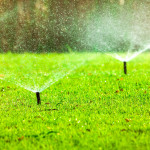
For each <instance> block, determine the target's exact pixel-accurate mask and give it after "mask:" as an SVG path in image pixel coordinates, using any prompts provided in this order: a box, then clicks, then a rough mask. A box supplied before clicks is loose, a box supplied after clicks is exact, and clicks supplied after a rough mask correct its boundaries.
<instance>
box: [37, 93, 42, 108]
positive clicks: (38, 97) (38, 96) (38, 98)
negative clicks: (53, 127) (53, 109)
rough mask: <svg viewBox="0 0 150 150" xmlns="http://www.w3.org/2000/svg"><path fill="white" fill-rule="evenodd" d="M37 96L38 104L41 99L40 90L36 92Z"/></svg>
mask: <svg viewBox="0 0 150 150" xmlns="http://www.w3.org/2000/svg"><path fill="white" fill-rule="evenodd" d="M36 98H37V104H38V105H40V104H41V99H40V93H39V92H36Z"/></svg>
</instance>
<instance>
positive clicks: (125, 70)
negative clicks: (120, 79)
mask: <svg viewBox="0 0 150 150" xmlns="http://www.w3.org/2000/svg"><path fill="white" fill-rule="evenodd" d="M123 64H124V74H127V62H126V61H125V62H123Z"/></svg>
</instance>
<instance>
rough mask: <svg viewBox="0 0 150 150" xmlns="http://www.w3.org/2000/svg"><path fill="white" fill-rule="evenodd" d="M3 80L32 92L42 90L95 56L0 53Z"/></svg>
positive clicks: (0, 71)
mask: <svg viewBox="0 0 150 150" xmlns="http://www.w3.org/2000/svg"><path fill="white" fill-rule="evenodd" d="M0 58H1V59H0V64H1V65H0V74H1V75H2V78H1V79H3V80H4V81H7V82H10V83H12V84H15V85H17V86H19V87H22V88H24V89H26V90H29V91H32V92H42V91H43V90H45V89H47V88H48V87H50V86H51V85H53V84H54V83H56V82H57V81H59V80H60V79H62V78H64V77H65V76H67V75H69V74H70V73H71V72H73V71H74V70H76V69H77V68H79V67H81V66H83V65H85V64H86V63H87V62H88V61H90V60H92V59H94V58H95V55H90V54H84V55H83V54H61V55H56V54H40V55H37V54H15V55H14V54H11V53H10V54H1V56H0Z"/></svg>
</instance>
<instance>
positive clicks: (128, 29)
mask: <svg viewBox="0 0 150 150" xmlns="http://www.w3.org/2000/svg"><path fill="white" fill-rule="evenodd" d="M86 31H87V33H86V37H85V39H86V41H87V45H89V47H91V48H94V49H95V50H96V51H99V52H104V53H106V54H109V55H111V56H112V57H114V58H116V59H118V60H120V61H130V60H132V59H133V58H135V57H136V56H138V55H139V54H141V53H143V52H145V51H147V50H149V49H150V5H146V4H144V3H140V4H139V5H138V6H137V7H136V8H132V7H128V6H123V7H120V6H119V7H118V6H116V5H115V6H110V5H106V7H105V10H104V11H103V13H97V14H96V15H93V17H91V22H89V23H88V25H87V30H86Z"/></svg>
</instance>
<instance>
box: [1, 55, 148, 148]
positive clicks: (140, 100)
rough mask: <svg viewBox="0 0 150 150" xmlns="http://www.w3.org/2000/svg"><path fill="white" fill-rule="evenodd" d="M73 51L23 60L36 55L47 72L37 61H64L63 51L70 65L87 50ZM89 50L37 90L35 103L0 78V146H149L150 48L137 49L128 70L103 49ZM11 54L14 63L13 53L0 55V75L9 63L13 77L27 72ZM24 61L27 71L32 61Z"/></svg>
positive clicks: (50, 63)
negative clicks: (38, 102) (147, 50)
mask: <svg viewBox="0 0 150 150" xmlns="http://www.w3.org/2000/svg"><path fill="white" fill-rule="evenodd" d="M73 55H74V57H71V59H69V58H70V57H69V56H70V54H49V55H48V56H47V55H43V54H39V56H36V55H35V54H27V55H26V56H27V57H26V59H25V60H24V61H29V62H32V61H30V60H31V59H32V58H33V57H34V58H35V57H36V61H35V63H34V64H36V63H37V62H38V65H39V67H40V68H41V69H43V72H44V69H45V72H48V73H50V72H49V71H48V70H46V68H42V65H44V66H50V67H49V68H52V66H53V65H55V64H58V63H59V64H62V63H63V64H65V63H64V61H61V60H62V57H64V58H65V59H67V60H68V62H74V65H75V62H82V61H84V60H85V59H87V54H86V53H83V54H73ZM1 56H2V55H1ZM12 56H13V57H12ZM90 56H91V58H92V59H90V60H88V61H86V62H84V64H83V65H80V66H79V67H76V68H75V69H74V70H73V71H72V72H70V73H69V74H66V75H65V76H64V77H63V78H61V79H60V80H58V81H57V82H56V83H55V84H52V85H51V86H50V87H49V88H47V89H46V90H44V91H43V92H42V93H41V101H42V104H41V106H37V105H36V96H35V93H33V92H31V91H28V90H25V89H24V88H22V87H19V86H17V85H15V84H14V83H15V82H11V81H13V79H12V80H10V82H8V81H9V80H8V81H7V79H9V78H7V79H6V80H1V83H0V112H1V115H0V120H1V121H0V148H1V149H148V148H149V146H150V142H149V138H150V130H149V129H150V117H149V115H150V102H149V97H150V78H149V76H150V61H149V57H150V54H149V53H145V54H141V55H139V56H138V57H137V58H135V59H134V60H132V61H131V62H129V63H128V75H124V74H123V64H122V62H120V61H118V60H116V59H113V58H112V57H110V56H107V55H105V54H92V53H91V54H90V55H89V54H88V57H89V58H90ZM10 57H11V58H13V59H16V60H15V61H18V64H19V58H20V59H21V57H20V56H19V55H14V54H6V55H5V56H4V57H3V58H4V59H3V61H6V62H7V63H3V67H6V68H5V74H4V76H3V74H1V77H0V78H2V79H3V78H5V76H7V69H10V68H7V67H12V71H13V73H12V74H15V72H16V78H20V76H21V73H23V72H25V74H26V71H27V70H26V71H25V69H26V68H24V70H23V71H21V70H20V72H19V71H18V69H17V68H16V67H17V66H15V64H16V62H14V60H11V58H10ZM50 58H51V59H50ZM9 60H11V64H9ZM78 60H80V61H78ZM81 60H82V61H81ZM47 61H49V65H47V64H46V63H47ZM0 62H1V65H2V60H1V61H0ZM13 62H14V63H13ZM20 62H21V61H20ZM41 62H43V64H42V63H41ZM54 62H55V63H54ZM29 64H30V63H29ZM71 64H73V63H71ZM5 65H6V66H5ZM8 65H10V66H8ZM26 67H28V68H29V71H31V70H32V67H33V66H32V65H31V66H28V65H27V64H26ZM1 68H2V67H1ZM28 68H27V69H28ZM64 68H66V67H64ZM71 68H72V67H69V68H68V70H70V69H71ZM13 69H14V70H13ZM54 69H55V68H54ZM62 70H63V69H62ZM1 71H2V69H1ZM3 71H4V70H3ZM10 72H11V71H9V73H10ZM3 73H4V72H3ZM19 73H20V74H19ZM8 77H9V76H8ZM29 77H30V76H29ZM42 78H43V79H42V80H43V83H44V76H42ZM45 79H46V78H45ZM16 81H17V80H16ZM19 82H20V83H21V81H19ZM30 82H32V83H31V84H33V83H34V81H30Z"/></svg>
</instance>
